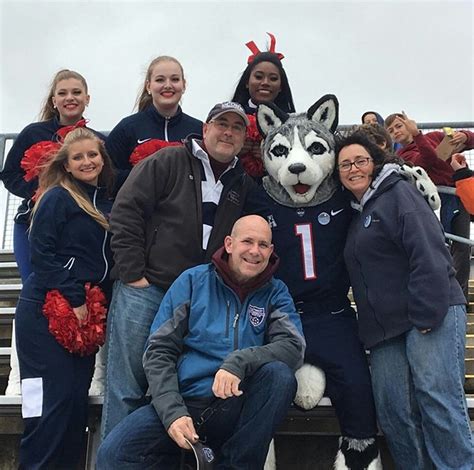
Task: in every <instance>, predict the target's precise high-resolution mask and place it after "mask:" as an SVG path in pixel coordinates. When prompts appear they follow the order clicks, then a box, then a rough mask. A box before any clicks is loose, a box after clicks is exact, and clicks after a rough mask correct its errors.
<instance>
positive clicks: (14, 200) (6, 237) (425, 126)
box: [0, 121, 474, 250]
mask: <svg viewBox="0 0 474 470" xmlns="http://www.w3.org/2000/svg"><path fill="white" fill-rule="evenodd" d="M417 125H418V128H419V129H421V130H423V131H427V132H429V131H433V130H439V129H442V128H443V127H451V128H453V129H469V130H473V131H474V122H472V121H465V122H425V123H417ZM353 127H354V126H353V125H341V126H339V127H338V131H339V132H341V133H345V132H348V131H349V130H351V129H352V128H353ZM102 133H103V134H105V135H107V134H108V132H107V131H106V132H102ZM17 135H18V134H16V133H4V134H0V167H1V168H3V164H4V161H5V157H6V155H7V152H8V150H9V148H10V147H11V145H12V144H13V142H14V141H15V139H16V137H17ZM464 155H465V156H466V160H467V161H468V164H469V166H470V167H471V168H473V169H474V150H467V151H465V152H464ZM20 202H21V198H19V197H17V196H15V195H13V194H11V193H9V192H8V191H7V190H6V189H5V187H4V186H3V184H1V185H0V249H3V250H13V218H14V217H15V214H16V210H17V207H18V206H19V205H20ZM472 238H474V237H473V233H472V229H471V239H472Z"/></svg>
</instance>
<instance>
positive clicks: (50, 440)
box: [15, 297, 95, 470]
mask: <svg viewBox="0 0 474 470" xmlns="http://www.w3.org/2000/svg"><path fill="white" fill-rule="evenodd" d="M42 307H43V306H42V304H41V303H39V302H35V301H32V300H27V299H22V298H21V297H20V300H19V302H18V305H17V309H16V314H15V322H16V341H17V349H18V359H19V363H20V376H21V382H22V396H23V399H22V402H23V404H22V415H23V419H24V424H25V430H24V432H23V437H22V439H21V443H20V469H28V470H34V469H45V468H48V469H50V468H53V469H68V470H71V469H73V468H75V467H76V466H77V463H78V461H79V458H80V455H81V451H82V447H83V441H84V435H85V430H86V425H87V401H88V390H89V386H90V383H91V379H92V374H93V372H94V360H95V355H91V356H87V357H80V356H78V355H76V354H71V353H69V352H68V351H66V349H64V348H63V347H62V346H61V345H60V344H59V343H58V342H57V341H56V339H55V338H54V337H53V335H52V334H51V333H50V332H49V331H48V321H47V319H46V317H45V316H44V315H43V312H42Z"/></svg>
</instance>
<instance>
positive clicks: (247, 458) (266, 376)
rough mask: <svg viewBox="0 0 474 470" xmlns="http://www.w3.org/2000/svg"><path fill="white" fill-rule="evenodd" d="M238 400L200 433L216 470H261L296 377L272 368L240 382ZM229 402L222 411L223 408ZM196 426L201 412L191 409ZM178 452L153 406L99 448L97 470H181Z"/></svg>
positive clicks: (280, 367) (276, 365)
mask: <svg viewBox="0 0 474 470" xmlns="http://www.w3.org/2000/svg"><path fill="white" fill-rule="evenodd" d="M240 389H241V390H242V391H243V392H244V393H243V394H242V395H241V396H240V397H234V398H232V399H228V400H227V401H228V406H224V409H221V410H219V411H217V412H216V413H215V414H214V415H213V416H212V417H211V418H210V419H209V420H208V421H207V422H206V423H205V425H204V426H203V427H202V428H201V429H200V430H199V432H198V434H199V437H200V439H201V440H202V439H203V438H205V439H206V443H207V444H209V446H210V447H211V448H212V449H213V450H214V452H215V453H216V456H217V466H216V469H218V470H231V469H232V470H244V469H245V470H249V469H255V470H257V469H261V468H263V465H264V463H265V459H266V456H267V452H268V447H269V445H270V441H271V439H272V436H273V434H274V432H275V430H276V428H277V426H278V425H279V423H280V422H281V420H282V419H283V418H284V417H285V415H286V413H287V411H288V408H289V406H290V404H291V402H292V400H293V398H294V396H295V393H296V380H295V375H294V372H293V371H292V370H291V369H290V368H289V367H288V366H287V365H286V364H284V363H282V362H270V363H267V364H265V365H263V366H262V367H260V368H259V369H258V370H257V371H256V372H255V373H254V374H253V375H252V376H250V377H248V378H246V379H245V380H243V381H242V384H241V387H240ZM227 401H226V403H225V405H227ZM187 408H188V411H189V413H190V415H191V416H192V417H193V419H194V420H195V421H196V419H197V418H198V417H199V415H200V414H201V413H202V411H203V409H202V408H195V407H192V406H189V404H188V403H187ZM180 454H181V450H180V448H179V447H178V446H177V444H175V442H174V441H173V440H172V439H171V438H170V437H169V436H168V433H167V431H166V429H165V428H164V426H163V424H162V423H161V421H160V418H159V417H158V415H157V414H156V411H155V409H154V407H153V406H152V405H147V406H144V407H142V408H140V409H138V410H136V411H135V412H134V413H132V414H131V415H129V416H128V417H127V418H125V419H124V420H123V421H122V422H121V423H120V424H119V425H117V426H116V427H115V428H114V429H113V431H112V432H111V433H110V434H109V435H108V436H107V438H106V439H105V441H104V442H103V443H102V445H101V446H100V448H99V453H98V456H97V467H96V468H97V470H116V469H120V470H152V469H153V470H155V469H156V470H170V469H174V468H179V462H180Z"/></svg>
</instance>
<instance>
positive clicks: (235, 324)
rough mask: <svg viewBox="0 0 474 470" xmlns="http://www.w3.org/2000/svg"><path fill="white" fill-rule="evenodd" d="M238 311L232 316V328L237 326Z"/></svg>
mask: <svg viewBox="0 0 474 470" xmlns="http://www.w3.org/2000/svg"><path fill="white" fill-rule="evenodd" d="M239 317H240V313H238V312H237V313H236V314H235V317H234V323H232V328H235V327H236V326H237V322H238V321H239Z"/></svg>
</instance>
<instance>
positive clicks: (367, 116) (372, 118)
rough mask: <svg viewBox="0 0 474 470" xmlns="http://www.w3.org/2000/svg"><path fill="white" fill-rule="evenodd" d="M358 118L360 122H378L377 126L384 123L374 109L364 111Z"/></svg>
mask: <svg viewBox="0 0 474 470" xmlns="http://www.w3.org/2000/svg"><path fill="white" fill-rule="evenodd" d="M360 119H361V122H362V124H378V125H379V126H383V125H384V120H383V117H382V116H381V115H380V114H379V113H377V112H375V111H366V112H365V113H364V114H363V115H362V117H361V118H360Z"/></svg>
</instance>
